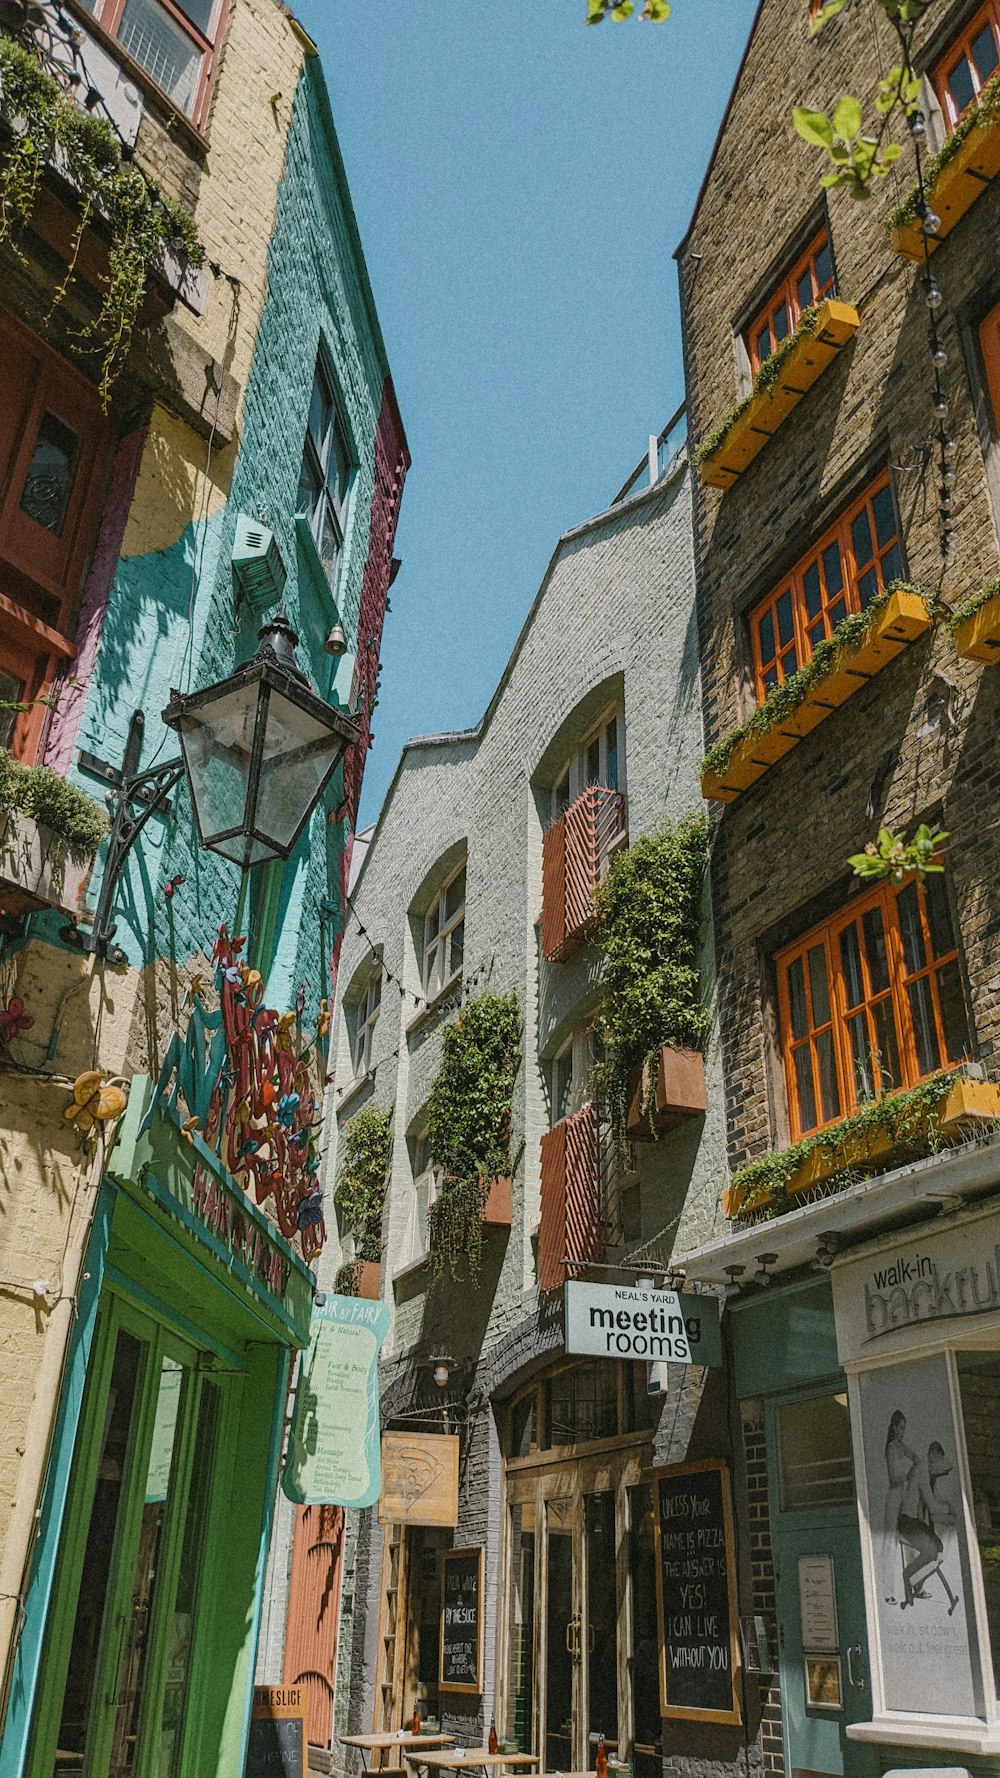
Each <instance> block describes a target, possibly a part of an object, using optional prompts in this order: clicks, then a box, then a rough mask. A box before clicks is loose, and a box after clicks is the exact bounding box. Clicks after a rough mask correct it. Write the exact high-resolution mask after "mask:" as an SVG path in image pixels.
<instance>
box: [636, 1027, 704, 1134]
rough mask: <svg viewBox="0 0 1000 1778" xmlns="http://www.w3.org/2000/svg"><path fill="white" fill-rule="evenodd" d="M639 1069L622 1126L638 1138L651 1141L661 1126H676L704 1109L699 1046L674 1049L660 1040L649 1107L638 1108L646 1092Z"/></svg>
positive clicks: (699, 1113) (665, 1127)
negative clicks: (653, 1087) (624, 1124)
mask: <svg viewBox="0 0 1000 1778" xmlns="http://www.w3.org/2000/svg"><path fill="white" fill-rule="evenodd" d="M644 1089H645V1082H644V1080H643V1071H642V1069H640V1068H637V1069H636V1071H635V1075H634V1076H633V1087H632V1100H631V1104H630V1105H629V1110H628V1117H627V1119H626V1128H627V1130H628V1133H629V1135H630V1136H634V1137H635V1138H636V1139H637V1140H638V1141H640V1142H645V1141H651V1140H652V1138H653V1137H654V1136H656V1135H658V1134H660V1133H661V1132H663V1131H664V1130H676V1129H677V1128H678V1126H679V1125H680V1124H684V1123H687V1121H688V1119H689V1118H692V1117H699V1116H701V1115H702V1114H703V1113H704V1111H705V1063H704V1059H703V1057H702V1054H701V1051H700V1050H683V1049H675V1048H674V1047H673V1045H672V1044H664V1046H663V1048H662V1049H661V1050H660V1052H659V1055H658V1056H657V1059H656V1087H655V1092H654V1096H653V1101H652V1104H651V1105H650V1107H649V1110H648V1111H646V1112H644V1111H643V1109H642V1102H643V1099H644V1098H645V1097H646V1096H647V1091H646V1090H644Z"/></svg>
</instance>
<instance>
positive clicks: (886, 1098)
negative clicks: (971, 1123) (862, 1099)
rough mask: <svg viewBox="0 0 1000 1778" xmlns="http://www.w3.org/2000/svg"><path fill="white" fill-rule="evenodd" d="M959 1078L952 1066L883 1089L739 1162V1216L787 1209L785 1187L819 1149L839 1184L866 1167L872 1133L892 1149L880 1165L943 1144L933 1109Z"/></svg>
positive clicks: (736, 1180) (735, 1182) (736, 1187)
mask: <svg viewBox="0 0 1000 1778" xmlns="http://www.w3.org/2000/svg"><path fill="white" fill-rule="evenodd" d="M961 1078H962V1077H961V1074H960V1073H957V1072H956V1070H955V1069H948V1070H942V1071H941V1072H939V1073H937V1074H931V1075H929V1076H928V1078H927V1079H926V1080H922V1081H921V1082H920V1084H919V1086H915V1087H910V1088H908V1089H907V1090H906V1091H905V1092H897V1093H883V1094H882V1095H881V1097H879V1098H877V1099H871V1100H869V1101H868V1103H867V1104H865V1105H862V1106H860V1107H859V1109H858V1110H857V1111H854V1112H852V1113H851V1114H850V1116H849V1117H844V1118H841V1119H840V1121H839V1123H836V1124H831V1125H829V1126H828V1127H827V1128H826V1129H823V1130H815V1131H814V1132H813V1133H812V1135H810V1136H804V1137H803V1138H802V1140H801V1141H800V1142H793V1143H792V1144H791V1146H790V1147H789V1148H783V1149H781V1150H780V1152H779V1153H777V1154H768V1155H764V1156H762V1158H761V1159H760V1160H759V1161H751V1162H750V1163H749V1165H748V1166H746V1167H740V1168H739V1169H738V1171H737V1172H735V1173H734V1174H733V1176H732V1181H731V1185H732V1189H733V1191H738V1192H740V1193H741V1194H742V1202H741V1205H740V1209H739V1211H738V1216H740V1217H747V1216H751V1215H753V1214H754V1213H755V1212H758V1211H769V1212H770V1213H771V1214H773V1215H776V1216H777V1215H780V1214H781V1212H782V1211H783V1210H785V1209H788V1208H789V1207H790V1206H789V1200H788V1187H789V1185H790V1183H791V1180H792V1178H793V1176H794V1174H795V1173H796V1172H797V1171H798V1169H799V1167H801V1165H802V1163H803V1162H804V1161H807V1160H808V1159H809V1156H810V1155H812V1154H815V1153H817V1152H819V1153H820V1154H822V1155H823V1156H824V1157H825V1158H826V1159H827V1160H828V1161H829V1162H832V1163H833V1165H834V1167H835V1169H836V1172H835V1173H833V1174H831V1175H830V1178H831V1179H833V1180H834V1181H837V1180H839V1183H840V1186H841V1188H842V1189H843V1187H845V1186H847V1185H849V1184H851V1183H852V1180H853V1177H857V1176H858V1169H859V1166H860V1167H861V1168H862V1169H863V1168H864V1165H865V1163H864V1160H863V1152H864V1148H865V1145H866V1143H867V1142H870V1141H871V1139H872V1138H873V1137H884V1138H885V1139H886V1141H887V1142H888V1145H889V1149H890V1154H889V1155H888V1156H887V1157H886V1159H885V1161H882V1160H880V1161H879V1165H887V1164H889V1162H890V1161H892V1160H898V1159H899V1158H901V1157H902V1156H904V1155H907V1154H912V1155H919V1154H928V1153H933V1152H934V1151H935V1150H936V1149H937V1148H938V1147H940V1146H941V1139H940V1133H939V1131H938V1129H937V1126H936V1123H935V1114H936V1112H937V1111H938V1108H939V1107H940V1105H941V1102H942V1100H943V1099H945V1098H946V1097H947V1095H948V1092H949V1091H950V1089H951V1088H952V1087H953V1086H954V1084H955V1081H956V1079H961ZM859 1155H860V1156H862V1159H861V1160H860V1161H859V1158H858V1157H859Z"/></svg>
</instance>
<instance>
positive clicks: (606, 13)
mask: <svg viewBox="0 0 1000 1778" xmlns="http://www.w3.org/2000/svg"><path fill="white" fill-rule="evenodd" d="M634 12H635V0H587V23H588V25H603V23H604V21H605V19H613V20H614V22H615V24H616V25H620V24H621V23H622V22H623V20H625V19H630V18H631V17H632V16H633V14H634ZM639 17H640V18H641V19H647V20H651V21H652V22H653V23H654V24H659V23H660V22H661V21H662V20H663V19H668V18H669V17H670V6H669V4H668V0H645V5H644V6H643V8H642V11H641V12H640V14H639Z"/></svg>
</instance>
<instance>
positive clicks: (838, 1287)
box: [832, 1206, 1000, 1364]
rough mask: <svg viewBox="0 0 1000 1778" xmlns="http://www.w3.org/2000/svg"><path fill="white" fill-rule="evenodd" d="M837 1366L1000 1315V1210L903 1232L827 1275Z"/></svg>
mask: <svg viewBox="0 0 1000 1778" xmlns="http://www.w3.org/2000/svg"><path fill="white" fill-rule="evenodd" d="M832 1280H833V1300H834V1308H835V1311H836V1319H837V1347H838V1351H839V1354H840V1360H841V1363H842V1364H846V1363H849V1362H851V1361H852V1360H858V1359H865V1358H868V1357H874V1356H875V1355H876V1354H877V1353H879V1352H882V1351H894V1350H898V1349H899V1348H900V1347H905V1346H911V1345H917V1344H926V1334H927V1331H928V1329H930V1328H933V1327H934V1326H936V1325H938V1324H950V1325H951V1328H952V1330H954V1328H955V1327H956V1326H957V1325H958V1324H960V1323H962V1322H968V1321H971V1320H973V1319H974V1318H978V1319H980V1320H981V1319H982V1318H984V1317H986V1318H988V1317H990V1316H994V1317H1000V1213H998V1211H997V1209H996V1207H995V1206H991V1208H990V1209H988V1210H984V1211H979V1212H978V1213H975V1214H973V1215H971V1216H966V1217H964V1218H963V1219H962V1220H961V1221H960V1222H959V1221H949V1222H948V1223H946V1224H945V1225H944V1226H943V1227H942V1226H941V1225H940V1224H934V1225H932V1226H930V1227H928V1228H926V1229H923V1230H917V1231H916V1232H913V1231H907V1232H905V1233H903V1234H899V1235H896V1236H894V1237H892V1238H891V1239H889V1240H883V1241H880V1242H879V1244H878V1246H877V1247H870V1248H869V1249H868V1252H867V1254H866V1255H865V1256H864V1258H858V1259H844V1260H842V1261H840V1262H839V1263H838V1264H836V1265H835V1266H834V1268H833V1273H832Z"/></svg>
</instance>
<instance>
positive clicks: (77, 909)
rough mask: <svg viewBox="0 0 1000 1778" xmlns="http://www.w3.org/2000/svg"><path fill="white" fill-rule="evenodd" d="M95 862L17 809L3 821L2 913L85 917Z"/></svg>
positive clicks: (0, 819)
mask: <svg viewBox="0 0 1000 1778" xmlns="http://www.w3.org/2000/svg"><path fill="white" fill-rule="evenodd" d="M92 869H93V859H90V858H84V859H83V860H82V862H81V856H80V854H79V853H73V852H71V851H70V848H69V846H68V845H67V844H66V841H65V840H64V839H62V838H61V837H60V835H58V834H55V833H53V832H52V829H51V828H49V827H40V826H39V825H38V823H37V821H33V820H32V819H31V817H30V816H29V815H22V814H20V813H19V812H18V811H17V810H16V809H15V810H12V811H11V813H10V814H8V815H7V816H6V817H4V816H0V910H2V911H3V912H4V913H5V914H29V913H32V912H33V911H35V910H36V909H38V908H42V907H50V908H60V909H61V910H62V911H63V913H66V914H82V913H83V912H84V897H85V895H86V892H87V885H88V883H89V882H90V873H91V871H92Z"/></svg>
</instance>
